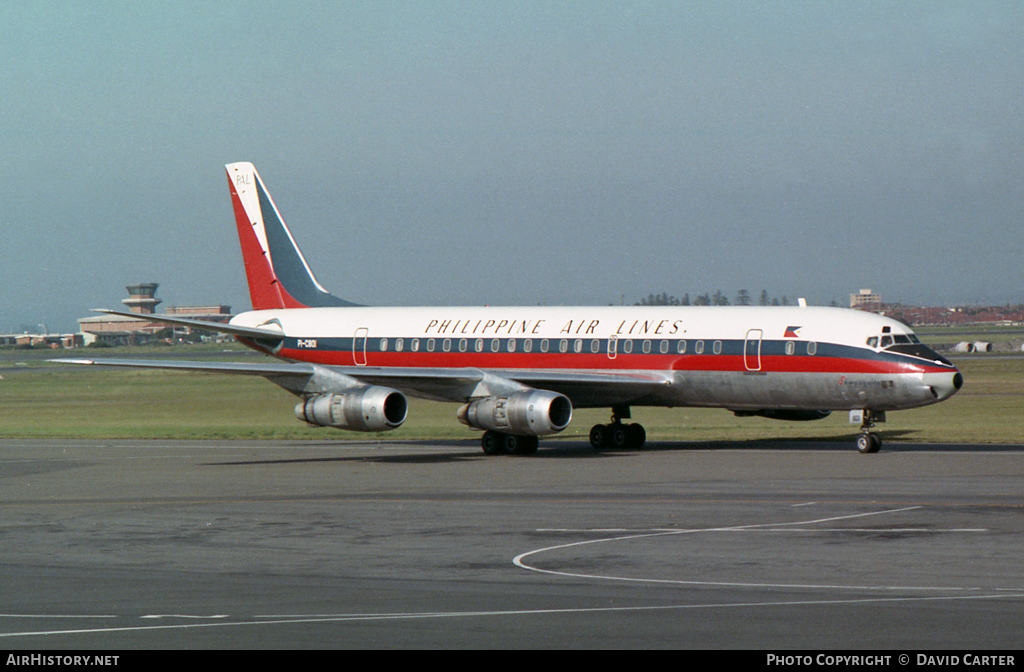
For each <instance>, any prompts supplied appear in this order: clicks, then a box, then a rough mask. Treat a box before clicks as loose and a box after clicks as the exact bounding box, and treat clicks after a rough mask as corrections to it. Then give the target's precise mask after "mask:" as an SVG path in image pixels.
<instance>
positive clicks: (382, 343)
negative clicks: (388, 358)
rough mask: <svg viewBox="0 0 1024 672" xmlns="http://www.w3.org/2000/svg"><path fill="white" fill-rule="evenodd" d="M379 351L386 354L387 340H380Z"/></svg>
mask: <svg viewBox="0 0 1024 672" xmlns="http://www.w3.org/2000/svg"><path fill="white" fill-rule="evenodd" d="M380 351H381V352H387V351H388V339H386V338H382V339H380Z"/></svg>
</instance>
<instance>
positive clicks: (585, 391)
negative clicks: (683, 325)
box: [50, 359, 672, 408]
mask: <svg viewBox="0 0 1024 672" xmlns="http://www.w3.org/2000/svg"><path fill="white" fill-rule="evenodd" d="M50 361H52V362H58V363H63V364H80V365H95V366H121V367H130V368H148V369H168V370H177V371H197V372H205V373H227V374H240V375H252V376H263V377H264V378H267V379H268V380H270V381H271V382H273V383H275V384H277V385H279V386H281V387H283V388H285V389H286V390H288V391H290V392H293V393H294V394H304V393H312V392H317V393H319V392H326V391H340V390H342V389H346V388H349V387H354V386H358V385H362V384H370V385H386V386H389V387H394V388H397V389H399V390H402V391H407V392H409V393H411V394H413V395H415V396H418V397H423V398H426V399H434V400H437V401H453V402H464V401H467V400H469V399H473V398H478V397H483V396H491V395H501V394H508V393H510V392H512V391H518V390H521V389H527V388H535V389H544V390H551V391H553V392H558V393H561V394H564V395H565V396H567V397H569V399H571V400H572V403H573V406H575V407H577V408H584V407H588V406H607V405H611V404H623V403H630V402H636V401H639V400H642V399H644V398H645V397H647V396H649V395H651V394H655V393H656V392H657V391H658V390H660V389H663V388H664V387H665V386H666V385H670V384H671V382H672V381H671V378H669V377H668V376H666V375H664V374H659V373H652V372H641V371H626V372H621V373H596V372H588V371H571V370H570V371H548V370H530V369H524V370H518V369H503V370H483V369H473V368H466V369H456V368H414V367H367V366H322V365H319V364H308V363H305V362H267V363H256V362H196V361H175V360H161V359H53V360H50Z"/></svg>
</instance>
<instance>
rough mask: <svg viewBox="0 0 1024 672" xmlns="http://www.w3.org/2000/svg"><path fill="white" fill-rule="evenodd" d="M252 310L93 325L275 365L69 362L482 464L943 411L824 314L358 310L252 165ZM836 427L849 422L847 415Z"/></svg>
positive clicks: (240, 220)
mask: <svg viewBox="0 0 1024 672" xmlns="http://www.w3.org/2000/svg"><path fill="white" fill-rule="evenodd" d="M226 168H227V174H228V183H229V185H230V188H231V201H232V204H233V206H234V211H235V220H236V223H237V225H238V237H239V240H240V242H241V246H242V257H243V259H244V261H245V271H246V275H247V278H248V282H249V292H250V296H251V298H252V307H253V309H252V310H251V311H249V312H246V313H242V314H240V315H236V316H235V317H233V318H232V319H231V321H230V323H228V324H213V323H208V322H203V321H199V320H189V319H183V318H180V319H179V318H173V317H166V316H161V315H156V316H154V315H145V316H140V315H137V314H134V313H122V312H119V311H102V312H107V313H113V314H117V315H125V316H128V317H136V318H139V319H144V320H147V321H160V322H165V323H168V324H172V325H181V326H188V327H198V328H202V329H208V330H211V331H217V332H222V333H227V334H232V335H234V336H235V337H236V338H237V339H238V340H239V341H241V342H242V343H244V344H245V345H247V346H249V347H251V348H255V349H256V350H259V351H261V352H264V353H266V354H268V355H272V356H273V357H275V358H277V360H279V361H277V362H275V363H265V364H250V363H204V362H174V361H145V360H116V359H106V360H76V361H77V362H78V363H84V364H101V365H110V366H132V367H154V368H167V369H186V370H192V371H214V372H222V373H236V374H238V373H241V374H253V375H259V376H264V377H266V378H268V379H269V380H271V381H272V382H274V383H276V384H277V385H279V386H281V387H283V388H284V389H286V390H288V391H290V392H292V393H294V394H296V395H297V396H299V397H300V398H301V401H299V403H298V404H297V405H296V407H295V414H296V415H297V416H298V418H299V419H300V420H303V421H305V422H307V423H309V424H311V425H318V426H326V427H336V428H340V429H347V430H352V431H359V432H379V431H385V430H390V429H395V428H396V427H399V426H400V425H401V424H402V423H403V422H405V419H406V413H407V409H408V402H407V398H406V395H407V394H408V395H412V396H417V397H423V398H428V399H436V400H442V401H451V402H458V403H461V404H462V406H461V407H460V408H459V409H458V412H457V417H458V419H459V421H461V422H462V423H464V424H466V425H469V426H470V427H473V428H476V429H479V430H483V431H484V433H483V437H482V440H481V443H482V446H483V449H484V452H485V453H487V454H489V455H490V454H509V453H511V454H532V453H534V452H536V450H537V446H538V437H541V436H547V435H550V434H556V433H558V432H560V431H562V430H563V429H565V428H566V427H567V426H568V425H569V421H570V419H571V418H572V412H573V409H574V408H584V407H591V408H594V407H598V408H599V407H609V408H610V409H611V416H612V417H611V422H610V423H609V424H604V425H596V426H595V427H594V428H593V429H591V430H590V442H591V444H592V445H593V446H594V447H595V448H606V447H612V448H639V447H641V446H642V445H643V444H644V441H645V437H646V432H645V430H644V428H643V427H642V426H641V425H639V424H636V423H624V422H623V420H626V419H628V418H630V409H631V407H633V406H705V407H716V408H725V409H728V410H730V411H733V412H734V413H735V414H736V415H739V416H753V415H758V416H765V417H769V418H776V419H779V420H815V419H819V418H823V417H825V416H827V415H828V414H829V413H830V412H831V411H833V410H845V411H859V412H861V416H862V424H861V434H860V436H859V438H858V439H857V448H858V450H860V451H861V452H864V453H872V452H876V451H877V450H878V449H879V448H880V447H881V440H880V439H879V437H878V435H877V434H876V433H874V432H872V431H871V430H872V428H873V427H874V423H875V422H879V421H883V420H884V417H885V413H886V411H893V410H899V409H907V408H915V407H918V406H925V405H927V404H934V403H937V402H939V401H943V400H945V399H948V398H949V397H951V396H952V395H953V394H955V393H956V391H957V390H958V389H960V386H961V385H962V383H963V377H962V376H961V374H960V372H959V371H957V369H956V367H954V366H953V365H952V364H951V363H950V362H949V361H947V360H946V359H944V358H943V357H941V356H939V355H938V354H936V353H935V352H933V351H932V350H930V349H929V348H927V347H925V346H924V345H922V344H921V342H920V341H919V340H918V338H917V337H916V336H915V335H914V334H913V333H912V332H911V330H910V329H909V328H908V327H907V326H906V325H904V324H902V323H900V322H897V321H895V320H892V319H888V318H885V317H881V316H879V315H874V314H871V313H865V312H862V311H857V310H849V309H841V308H819V307H808V306H805V305H801V306H799V307H752V306H728V307H717V306H716V307H710V306H708V307H705V306H693V307H649V306H644V307H638V306H637V307H614V306H602V307H593V308H564V307H548V306H530V307H517V308H516V307H482V308H468V307H451V308H433V307H425V308H371V307H364V306H358V305H355V304H352V303H349V302H347V301H344V300H342V299H339V298H338V297H336V296H334V295H332V294H330V293H329V292H328V291H327V290H325V289H324V288H323V287H322V286H321V285H320V283H319V282H317V280H316V278H315V277H314V276H313V272H312V271H311V270H310V268H309V265H308V264H307V263H306V260H305V258H304V257H303V256H302V252H301V251H299V248H298V246H297V245H296V243H295V239H294V238H293V237H292V234H291V232H290V231H289V229H288V227H287V226H286V225H285V223H284V220H283V219H282V218H281V215H280V213H279V212H278V210H277V206H276V205H275V204H274V201H273V200H272V199H271V198H270V194H269V193H268V192H267V189H266V187H265V186H264V184H263V181H262V180H261V179H260V176H259V174H258V173H257V172H256V169H255V168H254V167H253V165H252V164H251V163H232V164H229V165H227V166H226ZM851 417H853V414H852V413H851Z"/></svg>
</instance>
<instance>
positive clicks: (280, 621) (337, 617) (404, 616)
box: [0, 592, 1024, 638]
mask: <svg viewBox="0 0 1024 672" xmlns="http://www.w3.org/2000/svg"><path fill="white" fill-rule="evenodd" d="M1020 598H1024V592H1022V593H1020V594H1013V595H945V596H932V597H875V598H863V599H848V600H791V601H786V600H780V601H776V602H724V603H716V604H669V605H660V606H647V607H588V608H566V609H516V610H509V611H442V612H422V613H394V614H333V615H320V616H309V615H291V616H252V617H251V618H254V619H265V620H248V621H220V622H218V623H181V624H176V625H140V626H123V627H113V628H80V629H76V630H39V631H35V632H4V633H0V638H10V637H41V636H52V635H80V634H100V633H108V632H142V631H152V630H191V629H197V628H228V627H239V626H253V625H293V624H300V625H301V624H308V623H352V622H365V621H403V620H422V619H436V618H453V619H454V618H484V617H496V616H497V617H500V616H535V615H558V614H596V613H607V612H644V611H682V610H688V609H735V608H743V607H786V606H813V605H833V606H841V605H854V604H885V603H894V602H924V601H955V600H998V599H1004V600H1005V599H1020Z"/></svg>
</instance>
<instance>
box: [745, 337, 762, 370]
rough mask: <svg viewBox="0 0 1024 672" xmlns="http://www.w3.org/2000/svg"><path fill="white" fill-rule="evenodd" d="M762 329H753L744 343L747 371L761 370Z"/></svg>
mask: <svg viewBox="0 0 1024 672" xmlns="http://www.w3.org/2000/svg"><path fill="white" fill-rule="evenodd" d="M763 333H764V332H762V331H761V330H760V329H751V330H750V331H748V332H747V338H746V340H745V341H744V342H743V366H744V367H746V369H747V371H760V370H761V336H762V335H763Z"/></svg>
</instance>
